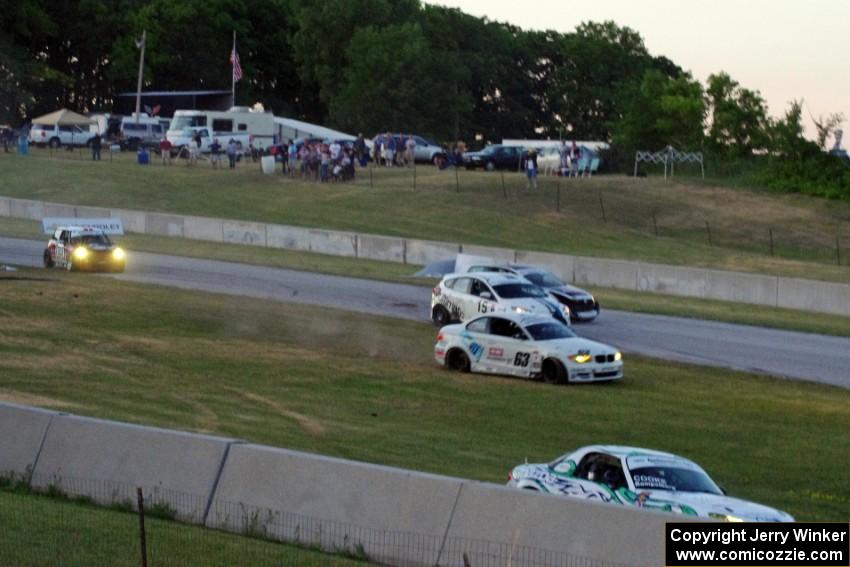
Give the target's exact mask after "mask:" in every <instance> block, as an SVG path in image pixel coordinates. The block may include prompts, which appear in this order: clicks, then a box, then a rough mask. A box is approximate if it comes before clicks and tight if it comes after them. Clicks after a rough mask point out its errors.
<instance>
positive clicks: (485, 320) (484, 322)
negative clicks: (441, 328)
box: [466, 317, 490, 334]
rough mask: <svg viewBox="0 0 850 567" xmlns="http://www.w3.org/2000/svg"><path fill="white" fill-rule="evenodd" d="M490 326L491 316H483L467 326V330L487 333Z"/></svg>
mask: <svg viewBox="0 0 850 567" xmlns="http://www.w3.org/2000/svg"><path fill="white" fill-rule="evenodd" d="M489 326H490V317H481V318H480V319H476V320H475V321H473V322H472V323H470V324H469V325H467V326H466V330H467V331H469V332H470V333H485V334H486V333H487V329H488V327H489Z"/></svg>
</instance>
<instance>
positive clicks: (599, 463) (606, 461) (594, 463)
mask: <svg viewBox="0 0 850 567" xmlns="http://www.w3.org/2000/svg"><path fill="white" fill-rule="evenodd" d="M575 476H576V478H583V479H586V480H589V481H591V482H596V483H599V484H604V485H607V486H608V487H609V488H611V490H616V489H618V488H622V487H626V486H628V484H627V483H626V476H625V475H624V474H623V466H622V464H621V463H620V460H619V459H618V458H616V457H614V456H612V455H606V454H605V453H588V454H587V455H585V456H584V458H583V459H582V460H581V462H580V463H579V464H578V466H577V467H576V473H575Z"/></svg>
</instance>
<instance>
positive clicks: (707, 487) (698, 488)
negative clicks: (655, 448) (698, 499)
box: [632, 467, 723, 494]
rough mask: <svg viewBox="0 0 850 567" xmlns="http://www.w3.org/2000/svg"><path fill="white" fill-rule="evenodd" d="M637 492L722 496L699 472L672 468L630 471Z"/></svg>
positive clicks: (702, 473)
mask: <svg viewBox="0 0 850 567" xmlns="http://www.w3.org/2000/svg"><path fill="white" fill-rule="evenodd" d="M632 480H633V481H634V483H635V489H637V490H670V491H680V492H707V493H709V494H723V492H722V491H721V490H720V489H719V488H718V487H717V485H716V484H714V482H713V481H712V480H711V479H710V478H709V477H708V475H707V474H705V473H704V472H701V471H696V470H688V469H680V468H674V467H641V468H637V469H632Z"/></svg>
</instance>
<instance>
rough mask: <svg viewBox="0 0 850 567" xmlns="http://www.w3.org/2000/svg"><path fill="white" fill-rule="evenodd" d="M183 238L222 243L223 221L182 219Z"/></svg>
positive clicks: (194, 218) (202, 218) (193, 218)
mask: <svg viewBox="0 0 850 567" xmlns="http://www.w3.org/2000/svg"><path fill="white" fill-rule="evenodd" d="M183 237H184V238H191V239H192V240H206V241H209V242H224V221H222V220H221V219H208V218H204V217H183Z"/></svg>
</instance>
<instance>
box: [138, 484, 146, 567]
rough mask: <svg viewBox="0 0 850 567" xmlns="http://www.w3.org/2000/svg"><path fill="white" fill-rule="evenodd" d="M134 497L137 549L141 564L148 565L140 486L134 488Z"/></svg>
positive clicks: (144, 566)
mask: <svg viewBox="0 0 850 567" xmlns="http://www.w3.org/2000/svg"><path fill="white" fill-rule="evenodd" d="M136 499H137V500H138V503H139V549H140V551H141V560H142V562H141V565H142V567H148V546H147V542H146V541H145V497H144V495H143V494H142V489H141V488H136Z"/></svg>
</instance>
